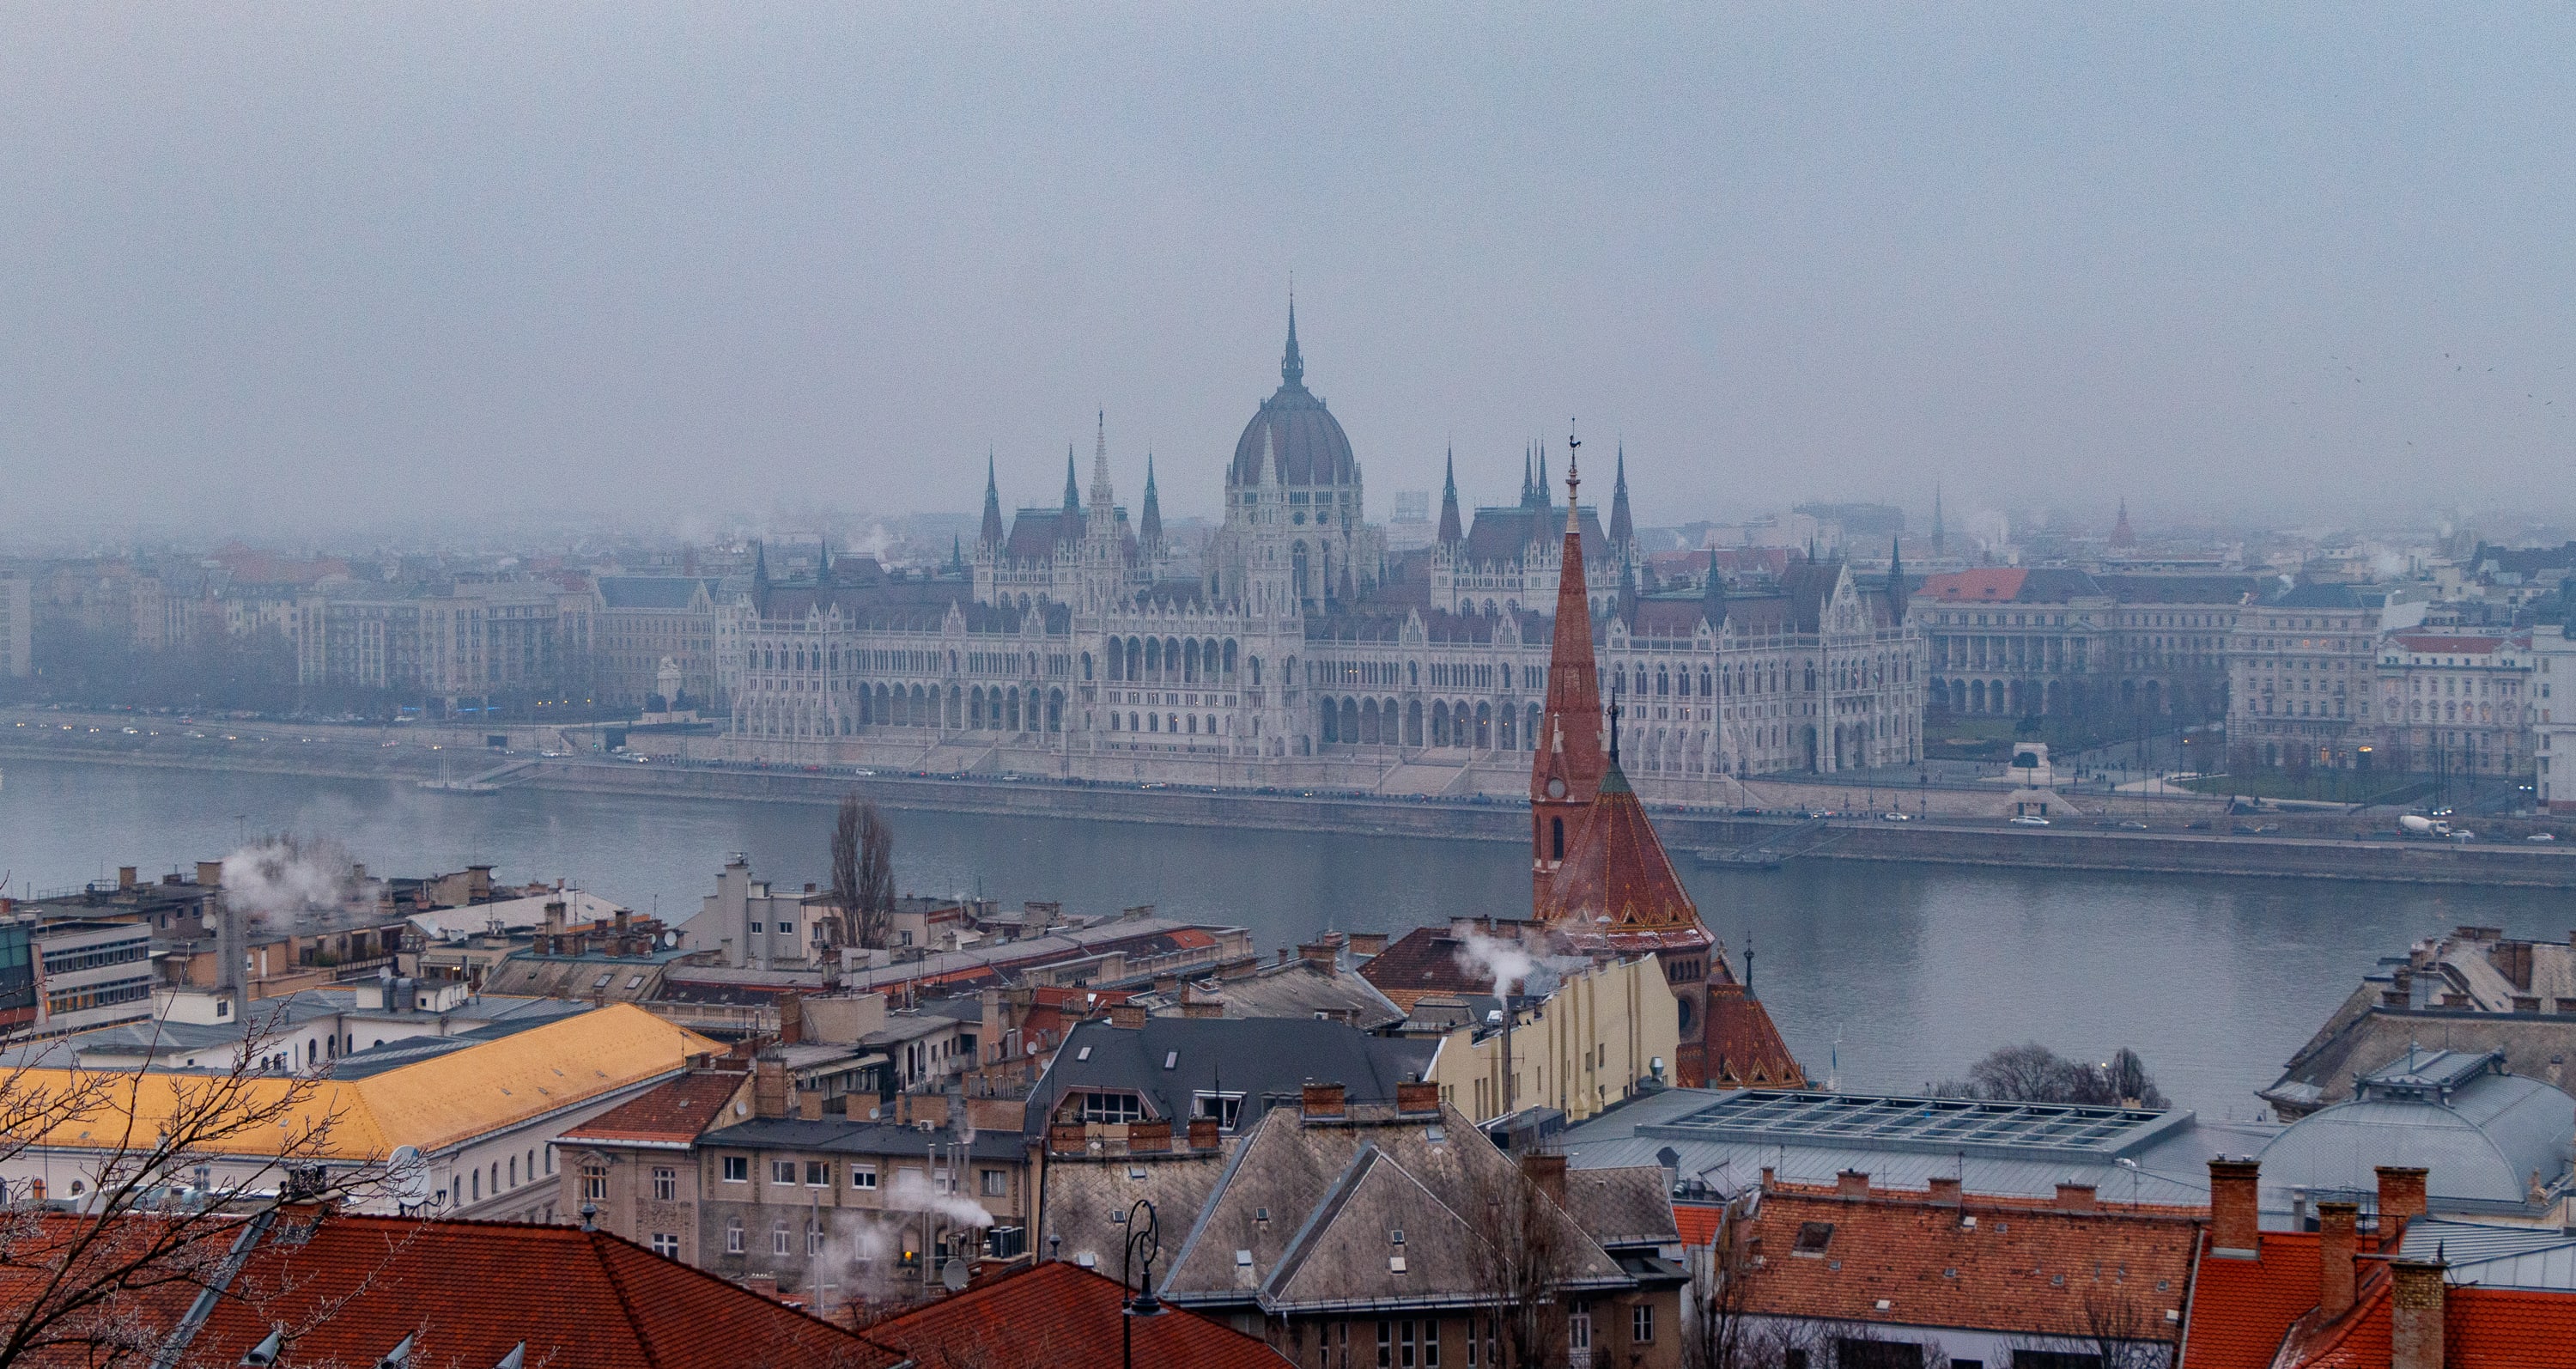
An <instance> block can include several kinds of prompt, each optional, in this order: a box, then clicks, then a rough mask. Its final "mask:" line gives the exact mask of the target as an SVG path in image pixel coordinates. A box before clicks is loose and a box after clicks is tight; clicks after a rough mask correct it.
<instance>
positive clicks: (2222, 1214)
mask: <svg viewBox="0 0 2576 1369" xmlns="http://www.w3.org/2000/svg"><path fill="white" fill-rule="evenodd" d="M2262 1172H2263V1170H2262V1166H2261V1165H2259V1164H2256V1163H2255V1162H2254V1161H2252V1160H2212V1161H2210V1162H2209V1249H2210V1253H2211V1254H2214V1255H2233V1256H2235V1257H2237V1258H2239V1259H2248V1260H2250V1259H2253V1258H2254V1257H2255V1254H2256V1252H2257V1251H2258V1250H2259V1249H2260V1248H2261V1247H2260V1244H2259V1240H2260V1238H2259V1235H2258V1232H2259V1231H2260V1229H2261V1224H2260V1220H2259V1218H2258V1217H2257V1215H2256V1212H2257V1209H2256V1206H2255V1204H2256V1194H2255V1187H2256V1181H2257V1180H2258V1179H2259V1178H2260V1177H2261V1175H2262Z"/></svg>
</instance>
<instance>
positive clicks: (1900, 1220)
mask: <svg viewBox="0 0 2576 1369" xmlns="http://www.w3.org/2000/svg"><path fill="white" fill-rule="evenodd" d="M2199 1231H2200V1214H2199V1212H2198V1211H2197V1210H2195V1209H2178V1208H2156V1207H2145V1208H2139V1209H2135V1210H2131V1209H2128V1208H2126V1207H2117V1208H2114V1207H2104V1208H2098V1209H2095V1210H2092V1211H2085V1212H2076V1211H2064V1210H2058V1209H2056V1208H2053V1207H2043V1206H2040V1205H2038V1204H2034V1203H2019V1204H2011V1203H1997V1202H1992V1201H1989V1200H1984V1199H1977V1198H1970V1199H1968V1200H1966V1202H1965V1203H1964V1205H1962V1204H1958V1203H1949V1204H1943V1203H1935V1202H1932V1201H1930V1200H1929V1198H1928V1197H1927V1196H1926V1195H1921V1194H1908V1193H1896V1194H1891V1193H1888V1192H1885V1191H1883V1190H1874V1191H1872V1192H1871V1193H1869V1194H1868V1196H1866V1197H1857V1196H1844V1195H1842V1194H1839V1193H1837V1192H1834V1191H1833V1190H1829V1189H1812V1188H1795V1187H1774V1188H1772V1189H1770V1190H1768V1191H1766V1192H1764V1193H1763V1194H1762V1196H1761V1198H1760V1200H1759V1202H1758V1204H1757V1205H1756V1207H1755V1209H1754V1211H1753V1213H1752V1214H1751V1216H1749V1217H1748V1218H1747V1219H1746V1225H1745V1228H1744V1233H1743V1239H1744V1240H1745V1241H1746V1242H1747V1244H1746V1246H1745V1247H1744V1249H1745V1252H1746V1254H1747V1257H1748V1258H1750V1259H1752V1260H1755V1261H1757V1263H1756V1264H1755V1266H1754V1268H1753V1270H1752V1272H1751V1275H1750V1277H1749V1278H1748V1280H1747V1296H1748V1301H1747V1304H1746V1309H1745V1310H1746V1311H1748V1312H1751V1313H1755V1314H1760V1315H1766V1316H1786V1317H1800V1318H1809V1319H1814V1320H1822V1321H1849V1322H1876V1323H1880V1324H1889V1325H1905V1326H1943V1327H1957V1328H1961V1329H1972V1330H1989V1331H1997V1332H2028V1333H2036V1334H2043V1335H2058V1336H2074V1335H2079V1334H2085V1333H2088V1332H2089V1331H2091V1330H2093V1329H2094V1328H2097V1327H2101V1328H2105V1329H2110V1328H2114V1327H2116V1329H2117V1330H2118V1331H2119V1333H2120V1335H2119V1338H2120V1339H2124V1340H2139V1341H2162V1342H2167V1343H2170V1342H2172V1341H2173V1340H2175V1339H2176V1338H2178V1337H2179V1335H2180V1333H2181V1329H2182V1323H2181V1313H2182V1309H2183V1304H2184V1300H2185V1299H2186V1298H2187V1297H2188V1296H2189V1292H2190V1288H2191V1261H2192V1250H2193V1244H2194V1242H2195V1240H2196V1239H2197V1237H2198V1233H2199ZM2168 1313H2170V1314H2172V1319H2171V1320H2168V1319H2167V1314H2168Z"/></svg>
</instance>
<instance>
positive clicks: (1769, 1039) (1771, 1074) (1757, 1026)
mask: <svg viewBox="0 0 2576 1369" xmlns="http://www.w3.org/2000/svg"><path fill="white" fill-rule="evenodd" d="M1700 1058H1701V1066H1702V1068H1703V1069H1704V1070H1705V1071H1706V1072H1707V1074H1708V1082H1709V1084H1710V1086H1711V1087H1725V1086H1733V1085H1738V1084H1754V1085H1774V1086H1779V1087H1784V1088H1798V1087H1801V1086H1803V1085H1805V1083H1806V1082H1807V1071H1806V1070H1805V1069H1804V1068H1803V1067H1802V1066H1800V1065H1799V1064H1798V1058H1797V1057H1796V1056H1794V1055H1791V1054H1790V1053H1789V1043H1788V1042H1787V1041H1785V1040H1783V1039H1782V1038H1781V1036H1780V1028H1779V1025H1778V1024H1776V1023H1774V1022H1773V1021H1772V1020H1771V1011H1770V1009H1768V1008H1765V1007H1763V1006H1762V1000H1760V999H1758V998H1755V997H1754V996H1753V992H1752V990H1750V989H1747V988H1745V987H1744V986H1743V985H1741V984H1738V983H1736V982H1735V977H1734V975H1733V974H1728V975H1726V976H1724V977H1723V978H1721V977H1720V976H1719V975H1718V974H1717V973H1715V972H1714V970H1712V972H1711V973H1710V975H1709V980H1708V1011H1707V1012H1706V1013H1705V1014H1703V1016H1702V1030H1701V1033H1700Z"/></svg>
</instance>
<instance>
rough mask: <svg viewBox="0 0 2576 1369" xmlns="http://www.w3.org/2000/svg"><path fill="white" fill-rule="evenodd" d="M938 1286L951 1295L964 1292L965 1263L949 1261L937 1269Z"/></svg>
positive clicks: (962, 1261)
mask: <svg viewBox="0 0 2576 1369" xmlns="http://www.w3.org/2000/svg"><path fill="white" fill-rule="evenodd" d="M939 1286H940V1287H942V1288H945V1289H947V1290H948V1291H949V1292H951V1293H963V1292H965V1291H966V1262H965V1261H964V1260H950V1261H949V1262H948V1263H946V1264H944V1265H942V1266H940V1268H939Z"/></svg>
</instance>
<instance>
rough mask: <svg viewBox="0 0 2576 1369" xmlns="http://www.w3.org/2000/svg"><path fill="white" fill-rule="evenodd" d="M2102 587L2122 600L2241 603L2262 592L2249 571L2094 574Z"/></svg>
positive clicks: (2176, 602)
mask: <svg viewBox="0 0 2576 1369" xmlns="http://www.w3.org/2000/svg"><path fill="white" fill-rule="evenodd" d="M2093 579H2094V581H2095V582H2096V583H2098V584H2099V585H2101V586H2102V591H2103V592H2104V593H2106V594H2108V595H2110V596H2111V597H2112V598H2114V599H2116V600H2118V601H2120V602H2121V603H2124V604H2241V603H2244V602H2245V601H2246V599H2247V598H2249V597H2251V596H2253V595H2255V594H2258V593H2260V592H2261V590H2262V587H2263V582H2262V581H2261V580H2259V579H2257V578H2256V577H2254V576H2251V575H2096V576H2094V577H2093Z"/></svg>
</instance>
